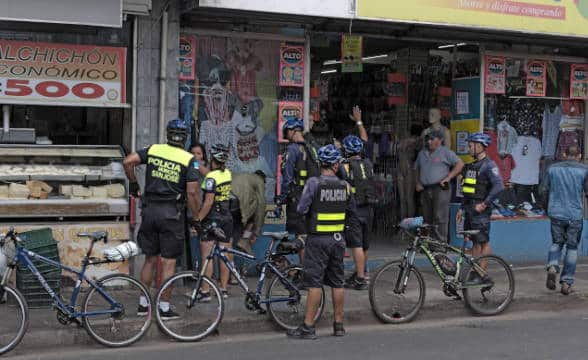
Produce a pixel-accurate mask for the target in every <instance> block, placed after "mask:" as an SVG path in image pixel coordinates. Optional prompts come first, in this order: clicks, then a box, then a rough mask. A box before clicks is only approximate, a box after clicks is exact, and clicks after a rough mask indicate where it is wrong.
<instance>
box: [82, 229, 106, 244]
mask: <svg viewBox="0 0 588 360" xmlns="http://www.w3.org/2000/svg"><path fill="white" fill-rule="evenodd" d="M78 237H87V238H90V239H92V241H94V242H96V241H100V240H103V241H104V242H105V243H106V242H107V241H108V233H107V232H106V231H95V232H80V233H78Z"/></svg>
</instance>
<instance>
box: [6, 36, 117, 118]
mask: <svg viewBox="0 0 588 360" xmlns="http://www.w3.org/2000/svg"><path fill="white" fill-rule="evenodd" d="M125 70H126V48H124V47H108V46H92V45H69V44H54V43H36V42H25V41H10V40H1V39H0V103H3V104H27V105H59V106H96V107H120V106H124V104H125V102H126V86H125V85H126V73H125Z"/></svg>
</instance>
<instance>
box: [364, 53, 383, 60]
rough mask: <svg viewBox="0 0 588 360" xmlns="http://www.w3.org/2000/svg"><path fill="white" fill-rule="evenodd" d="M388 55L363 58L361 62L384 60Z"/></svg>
mask: <svg viewBox="0 0 588 360" xmlns="http://www.w3.org/2000/svg"><path fill="white" fill-rule="evenodd" d="M387 57H388V54H382V55H374V56H367V57H364V58H361V60H363V61H366V60H375V59H383V58H387Z"/></svg>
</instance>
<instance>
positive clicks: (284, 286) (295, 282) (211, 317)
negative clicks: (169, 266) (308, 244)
mask: <svg viewBox="0 0 588 360" xmlns="http://www.w3.org/2000/svg"><path fill="white" fill-rule="evenodd" d="M202 233H203V234H204V236H208V235H209V234H213V235H214V238H215V239H224V238H225V234H224V232H223V231H222V230H221V229H219V228H217V227H216V225H215V224H212V225H211V226H209V227H208V228H206V229H203V231H202ZM263 235H264V236H269V237H271V239H272V240H271V241H270V243H269V244H268V247H267V249H266V252H265V256H264V258H263V259H262V260H261V261H259V259H257V258H256V257H255V256H253V255H249V254H247V253H244V252H241V251H239V250H236V249H231V248H225V247H223V246H222V245H220V244H219V242H218V240H214V245H213V247H212V249H211V251H210V253H209V254H208V256H207V258H206V261H205V262H204V264H203V266H202V270H201V271H200V273H198V272H194V271H185V272H181V273H178V274H176V275H174V276H172V277H170V278H169V279H167V280H166V281H165V282H164V283H163V284H162V285H161V288H160V289H159V291H158V293H157V296H156V298H155V303H156V305H157V306H159V304H160V302H161V301H162V295H163V294H164V293H167V294H168V297H169V303H170V306H171V307H172V308H174V310H175V311H176V312H177V313H178V315H179V318H177V319H170V320H164V319H162V317H161V316H160V315H159V312H156V315H155V317H156V319H157V323H158V325H159V327H160V328H161V329H162V330H163V331H164V332H165V333H166V334H167V335H169V336H171V337H172V338H174V339H176V340H179V341H198V340H201V339H203V338H205V337H206V336H208V335H210V334H211V333H213V332H214V331H215V330H216V329H217V327H218V326H219V324H220V323H221V321H222V318H223V314H224V309H225V302H224V299H223V295H222V293H221V291H220V289H219V287H218V286H217V285H216V284H215V283H214V282H213V281H212V280H211V279H210V278H208V277H207V276H205V269H206V267H207V265H208V262H209V261H212V260H213V259H214V257H218V259H220V261H222V262H223V263H225V265H226V266H227V267H228V268H229V271H230V272H231V273H232V274H233V276H234V277H235V278H236V279H237V281H238V283H239V286H240V287H241V288H242V289H243V291H244V292H245V308H246V309H247V310H250V311H256V312H258V313H259V314H265V313H266V310H267V312H269V315H270V317H271V318H272V319H273V321H274V322H275V323H276V324H277V325H278V326H279V327H280V328H283V329H294V328H296V327H298V326H299V325H300V324H301V323H302V321H303V320H304V313H305V304H306V292H307V291H306V289H305V288H304V287H303V286H302V275H303V272H302V266H300V265H287V266H284V264H288V262H287V261H285V256H287V255H292V254H296V253H298V251H299V249H298V247H297V246H296V245H295V244H294V243H293V242H292V241H288V233H287V232H264V233H263ZM276 244H277V246H276V249H275V250H274V246H275V245H276ZM226 254H233V255H235V256H237V257H240V258H243V259H245V260H247V261H249V262H251V261H259V263H258V264H257V269H258V270H259V272H260V275H259V280H258V282H257V286H256V288H255V291H252V290H251V289H249V287H248V285H247V283H246V282H245V280H243V277H242V276H241V275H240V274H239V272H238V271H237V269H236V268H235V265H234V264H233V262H231V261H230V260H229V258H228V257H227V256H226ZM268 273H269V274H268ZM268 275H273V276H272V277H271V278H269V286H268V287H267V289H266V291H265V294H262V293H263V287H264V283H265V281H266V280H268ZM203 284H206V285H207V287H208V288H209V289H210V290H209V291H208V294H210V295H207V296H206V298H204V297H203V296H202V294H203V292H202V291H201V289H202V285H203ZM324 304H325V293H324V289H323V292H322V298H321V303H320V306H319V310H318V311H317V314H316V317H315V320H318V319H319V318H320V316H321V314H322V312H323V309H324Z"/></svg>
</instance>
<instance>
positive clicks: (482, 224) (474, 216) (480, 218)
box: [463, 206, 492, 244]
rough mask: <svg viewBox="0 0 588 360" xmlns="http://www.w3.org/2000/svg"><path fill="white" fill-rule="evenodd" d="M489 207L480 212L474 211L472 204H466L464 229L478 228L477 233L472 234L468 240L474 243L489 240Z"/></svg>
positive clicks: (482, 242) (490, 211)
mask: <svg viewBox="0 0 588 360" xmlns="http://www.w3.org/2000/svg"><path fill="white" fill-rule="evenodd" d="M491 214H492V210H491V209H490V208H488V209H486V210H484V211H483V212H481V213H478V212H476V210H475V209H474V208H473V206H468V207H466V208H465V211H464V216H465V217H464V221H463V229H464V230H480V232H479V233H478V234H475V235H472V236H471V238H470V240H472V242H473V243H475V244H484V243H487V242H489V241H490V215H491Z"/></svg>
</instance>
